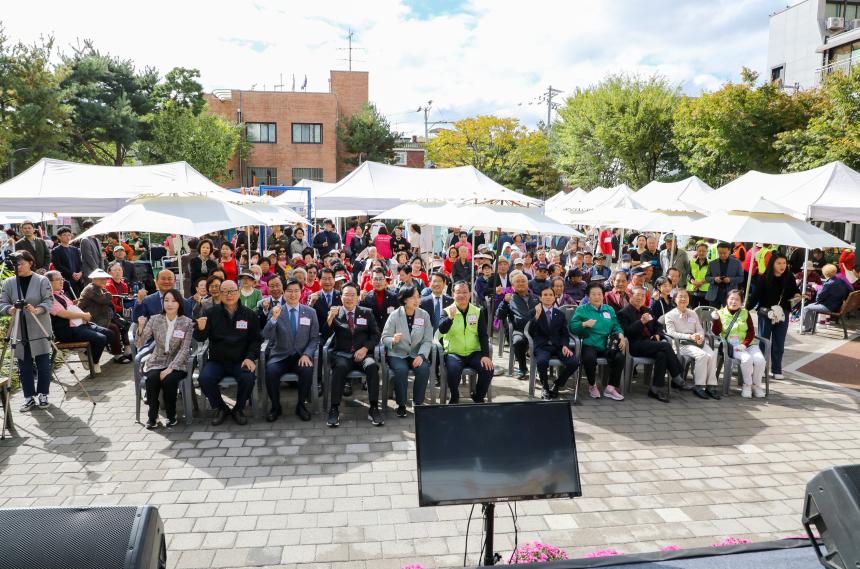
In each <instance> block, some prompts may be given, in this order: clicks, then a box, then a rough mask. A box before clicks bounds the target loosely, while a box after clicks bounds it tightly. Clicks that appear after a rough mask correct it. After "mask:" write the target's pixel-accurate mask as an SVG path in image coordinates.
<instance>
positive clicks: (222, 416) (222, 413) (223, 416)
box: [211, 409, 230, 427]
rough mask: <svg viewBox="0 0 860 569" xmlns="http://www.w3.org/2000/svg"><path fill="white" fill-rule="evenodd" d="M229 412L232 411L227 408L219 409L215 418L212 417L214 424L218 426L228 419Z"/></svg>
mask: <svg viewBox="0 0 860 569" xmlns="http://www.w3.org/2000/svg"><path fill="white" fill-rule="evenodd" d="M229 414H230V412H229V411H228V410H227V409H218V413H217V414H216V415H215V418H213V419H212V422H211V424H212V426H213V427H217V426H218V425H220V424H221V423H223V422H224V421H226V420H227V415H229Z"/></svg>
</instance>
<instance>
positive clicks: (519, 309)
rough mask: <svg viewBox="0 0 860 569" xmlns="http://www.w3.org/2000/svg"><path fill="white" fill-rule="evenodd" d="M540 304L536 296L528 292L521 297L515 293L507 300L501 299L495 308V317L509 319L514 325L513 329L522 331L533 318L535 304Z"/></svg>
mask: <svg viewBox="0 0 860 569" xmlns="http://www.w3.org/2000/svg"><path fill="white" fill-rule="evenodd" d="M538 304H540V300H538V297H537V296H535V295H533V294H531V293H529V294H527V295H526V296H525V297H522V296H520V295H518V294H516V293H514V294H513V295H512V296H511V300H510V301H509V302H504V301H502V303H501V304H499V307H498V308H497V309H496V318H498V319H499V320H509V321H510V322H512V323H513V325H514V330H516V331H518V332H522V331H523V330H525V328H526V324H528V322H529V320H531V319H532V318H534V314H535V306H537V305H538Z"/></svg>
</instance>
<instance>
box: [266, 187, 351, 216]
mask: <svg viewBox="0 0 860 569" xmlns="http://www.w3.org/2000/svg"><path fill="white" fill-rule="evenodd" d="M336 185H337V184H336V183H334V182H318V181H316V180H308V179H305V178H302V179H301V180H299V181H298V182H297V183H296V184H294V186H295V187H297V188H310V190H311V208H312V210H313V213H312V215H313V217H315V218H317V219H319V218H323V217H349V216H350V215H354V212H353V211H351V210H342V209H319V208H318V207H317V206H316V199H317V197H318V196H320V195H322V194H324V193H326V192H328V191H330V190H331V189H332V188H334V187H335V186H336ZM275 203H276V204H278V205H282V206H285V207H291V208H292V207H298V208H307V206H308V199H307V194H306V193H304V192H296V191H285V192H283V193H282V194H281V195H279V196H277V197H276V198H275Z"/></svg>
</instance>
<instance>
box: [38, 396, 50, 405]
mask: <svg viewBox="0 0 860 569" xmlns="http://www.w3.org/2000/svg"><path fill="white" fill-rule="evenodd" d="M38 399H39V407H41V408H42V409H44V408H45V407H47V406H48V394H47V393H40V394H39V395H38Z"/></svg>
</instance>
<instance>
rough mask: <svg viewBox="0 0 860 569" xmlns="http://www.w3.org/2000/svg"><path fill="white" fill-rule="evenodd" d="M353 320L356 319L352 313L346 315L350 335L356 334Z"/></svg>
mask: <svg viewBox="0 0 860 569" xmlns="http://www.w3.org/2000/svg"><path fill="white" fill-rule="evenodd" d="M353 318H354V317H353V314H352V312H347V313H346V322H347V324H348V325H349V333H350V334H354V333H355V320H354V319H353Z"/></svg>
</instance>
